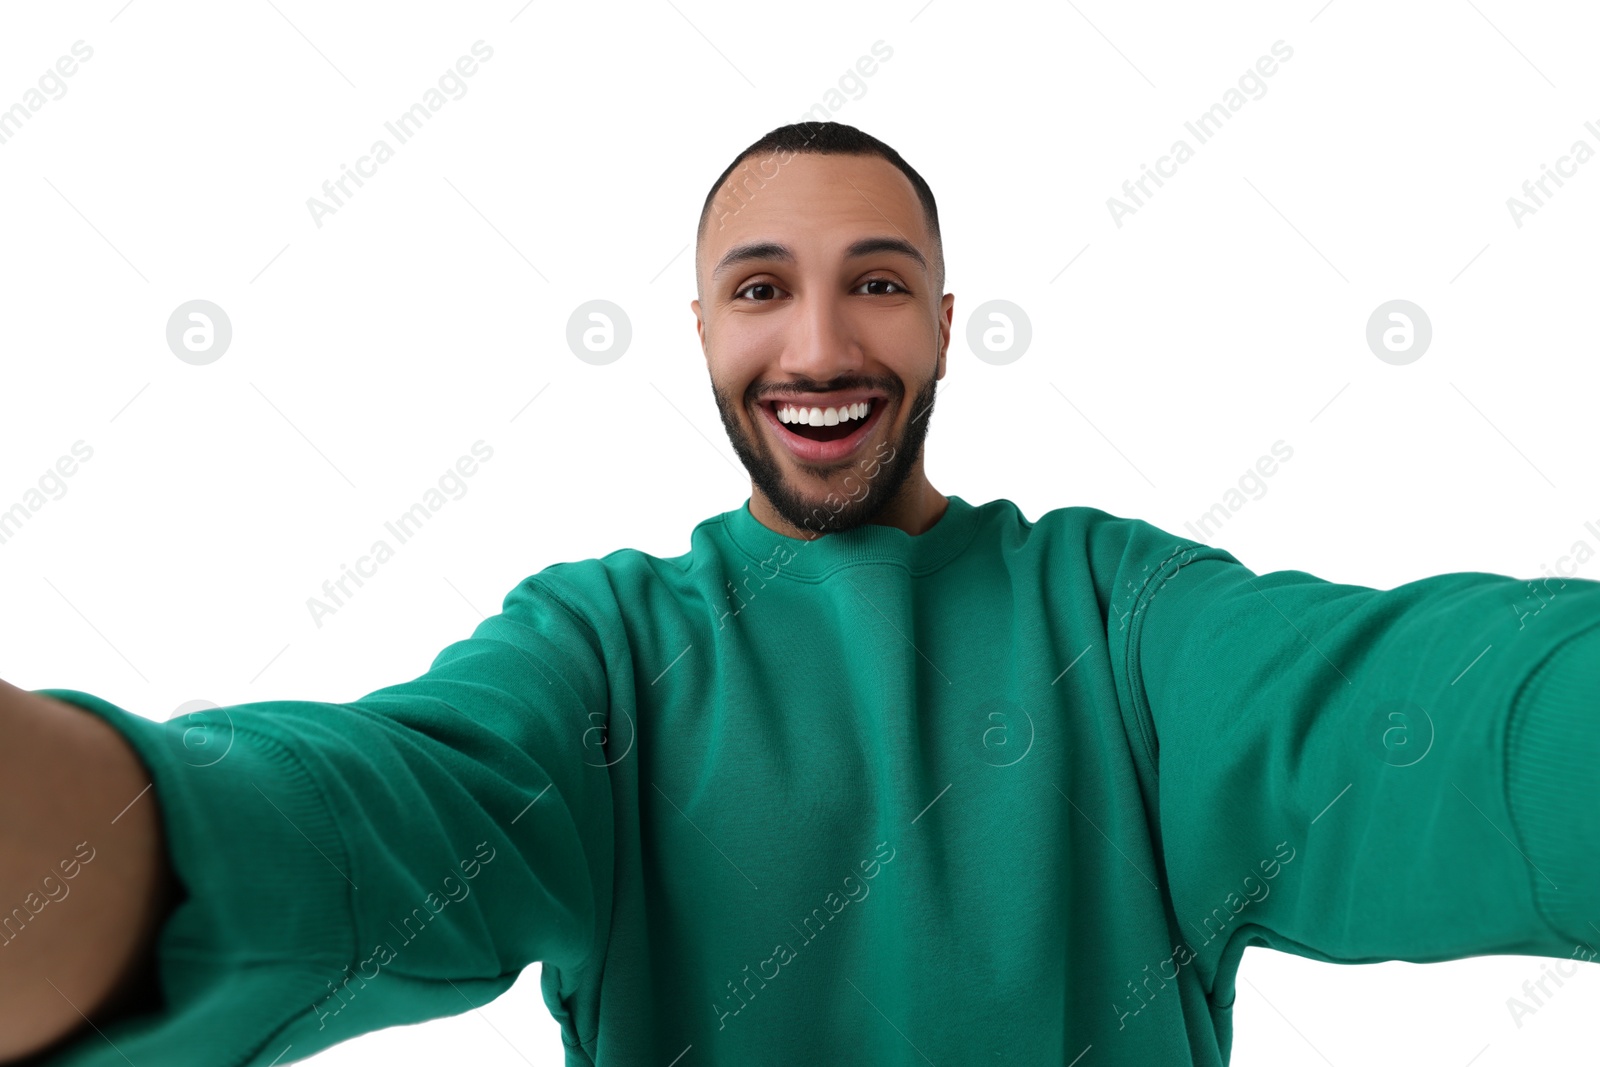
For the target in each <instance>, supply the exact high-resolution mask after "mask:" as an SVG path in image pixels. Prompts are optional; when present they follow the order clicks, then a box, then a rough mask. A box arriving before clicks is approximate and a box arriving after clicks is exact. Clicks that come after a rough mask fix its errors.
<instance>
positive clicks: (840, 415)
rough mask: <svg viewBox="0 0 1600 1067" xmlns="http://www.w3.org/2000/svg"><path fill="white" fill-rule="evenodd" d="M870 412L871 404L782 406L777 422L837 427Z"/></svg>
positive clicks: (867, 402) (779, 409)
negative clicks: (813, 406)
mask: <svg viewBox="0 0 1600 1067" xmlns="http://www.w3.org/2000/svg"><path fill="white" fill-rule="evenodd" d="M871 412H872V402H871V401H862V402H861V403H857V404H845V405H844V406H842V407H836V408H802V407H795V406H794V405H792V404H791V405H784V406H782V407H780V408H778V421H779V422H784V423H799V424H802V425H807V426H837V425H839V423H841V422H849V421H850V420H851V419H864V418H866V417H867V416H868V415H869V414H871Z"/></svg>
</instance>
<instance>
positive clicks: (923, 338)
mask: <svg viewBox="0 0 1600 1067" xmlns="http://www.w3.org/2000/svg"><path fill="white" fill-rule="evenodd" d="M782 158H783V157H782V156H777V157H771V158H770V159H769V161H768V162H767V163H766V165H765V167H764V168H762V169H761V170H757V168H758V166H760V164H761V157H760V156H752V157H751V158H750V159H748V160H746V161H745V163H744V164H742V165H741V166H740V167H739V168H738V169H736V170H735V171H734V172H733V173H732V174H731V175H729V178H728V183H727V184H726V185H725V186H724V191H723V192H722V193H721V194H719V196H718V198H717V199H716V200H715V201H714V202H713V205H712V208H711V212H710V214H709V215H708V217H707V221H706V232H705V235H704V238H703V239H702V242H701V246H700V249H699V253H698V257H697V260H696V272H697V278H698V279H699V281H700V299H699V300H695V301H693V302H692V303H691V304H690V307H691V308H692V309H693V310H694V313H695V318H696V325H697V329H698V331H699V334H700V345H701V348H702V349H703V350H704V352H705V356H706V366H707V369H708V370H709V371H710V375H711V388H712V392H713V394H714V395H715V397H716V401H717V408H718V410H719V411H720V412H721V414H722V422H723V425H724V426H725V427H726V429H727V431H728V438H729V440H730V441H732V443H733V448H734V451H735V452H737V453H738V455H739V459H740V460H741V461H742V462H743V463H744V465H745V468H746V469H747V470H748V471H749V472H750V478H751V481H752V482H753V485H754V491H755V492H757V493H759V494H762V495H763V496H765V498H766V500H767V501H768V502H770V504H771V505H772V510H773V511H775V512H776V513H777V515H778V517H780V518H781V519H783V520H784V521H785V522H787V523H789V524H790V525H792V526H794V527H797V528H798V529H799V530H801V531H813V530H825V531H827V532H837V531H840V530H846V529H850V528H851V527H854V526H859V525H862V524H863V523H867V522H871V521H872V520H873V518H874V517H875V516H877V515H878V514H879V513H880V512H881V511H882V510H883V509H884V508H885V507H887V506H888V505H890V504H891V503H892V502H893V501H894V499H895V497H896V496H897V494H898V493H899V492H900V490H901V487H902V486H905V485H907V483H908V480H910V479H912V478H913V476H915V480H914V481H911V482H910V485H911V486H912V487H915V486H917V485H918V484H919V483H921V482H922V481H923V478H922V442H923V439H924V437H925V436H926V434H927V427H928V423H929V422H930V421H931V417H932V416H931V409H932V406H933V397H934V388H935V385H934V383H935V382H937V381H938V380H939V379H941V378H943V377H944V369H945V351H946V349H947V347H948V346H949V342H950V319H951V310H952V307H953V304H954V297H952V296H949V295H943V294H940V293H939V292H937V290H936V288H935V286H934V278H933V269H934V266H935V262H934V248H933V241H932V235H931V234H930V233H929V231H928V227H927V223H926V220H925V218H924V217H923V212H922V205H921V203H920V202H919V201H918V199H917V195H916V191H915V190H914V189H913V188H912V186H911V183H910V181H909V180H907V178H906V177H905V175H903V174H901V173H900V171H899V170H898V169H897V168H896V167H894V166H893V165H892V164H891V163H889V162H888V161H887V160H884V159H880V158H878V157H876V156H839V155H817V154H798V155H792V156H789V157H788V161H787V162H784V163H783V164H782V165H781V167H780V166H778V164H777V160H780V159H782ZM774 169H776V174H774V173H773V171H774ZM752 173H759V174H760V175H761V177H760V178H756V179H751V178H750V176H751V174H752ZM741 179H745V180H747V184H744V185H741V186H739V190H740V191H739V193H738V194H737V195H736V194H735V193H733V192H731V191H730V190H732V189H733V188H734V187H735V184H736V183H738V182H739V181H740V180H741ZM763 182H764V184H763ZM758 186H759V188H758ZM919 254H920V257H921V262H919V259H918V255H919ZM812 409H816V410H817V412H818V415H817V416H815V417H813V416H812V414H811V412H812ZM800 413H803V415H802V414H800ZM802 418H803V419H804V421H803V422H802V421H801V420H802ZM817 419H820V420H821V421H822V422H823V423H824V424H823V425H813V422H814V421H816V420H817ZM830 419H837V420H839V421H838V422H837V424H836V425H828V424H827V423H828V421H829V420H830ZM800 536H808V537H809V536H812V535H811V534H810V533H802V534H801V535H800Z"/></svg>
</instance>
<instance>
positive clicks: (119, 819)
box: [0, 681, 174, 1062]
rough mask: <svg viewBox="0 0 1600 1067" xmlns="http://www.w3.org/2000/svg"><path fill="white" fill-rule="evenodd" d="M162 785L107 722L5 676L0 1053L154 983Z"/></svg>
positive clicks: (163, 900) (167, 888)
mask: <svg viewBox="0 0 1600 1067" xmlns="http://www.w3.org/2000/svg"><path fill="white" fill-rule="evenodd" d="M149 785H150V776H149V775H148V773H147V772H146V770H145V767H144V765H143V763H142V762H141V761H140V760H139V758H138V757H137V756H136V755H135V754H134V751H133V749H132V748H131V747H129V745H128V744H127V742H126V741H124V740H123V739H122V736H121V735H120V734H119V733H118V732H117V731H116V730H115V729H113V728H112V727H111V726H110V725H108V724H107V723H106V722H105V721H104V720H102V719H100V718H98V717H97V716H95V715H92V714H90V713H89V712H86V711H84V710H82V709H80V708H75V707H73V706H71V705H69V704H66V703H63V702H61V701H58V700H53V699H51V698H49V697H45V696H40V695H38V694H34V693H30V692H27V691H25V690H22V689H18V688H16V687H15V686H11V685H7V684H6V683H5V682H3V681H0V1062H12V1061H14V1060H15V1059H16V1058H17V1057H20V1056H24V1055H28V1054H31V1053H35V1052H38V1051H39V1050H41V1049H43V1048H46V1047H48V1046H50V1045H52V1044H54V1043H55V1042H57V1041H59V1040H60V1039H62V1038H64V1037H66V1036H68V1035H69V1034H72V1033H74V1032H76V1031H78V1030H80V1029H83V1028H86V1025H87V1020H88V1019H95V1020H99V1019H100V1017H101V1014H102V1012H103V1011H106V1010H110V1011H115V1010H116V1008H117V1006H118V1004H126V1003H128V1002H129V1001H130V999H132V998H136V997H137V995H138V993H140V992H143V991H144V990H143V989H142V988H140V987H142V986H144V983H142V982H140V981H139V980H138V979H139V978H140V977H141V976H142V975H143V974H145V973H147V972H148V968H149V963H150V949H151V946H152V943H153V941H154V937H155V933H156V930H157V928H158V927H159V924H160V921H161V919H162V918H163V917H164V915H165V913H166V911H167V909H168V908H169V907H170V904H171V900H172V895H173V890H174V886H173V883H172V880H171V874H170V871H169V869H168V866H167V857H166V846H165V843H164V841H163V840H162V836H161V827H160V818H159V811H158V808H157V806H156V805H157V801H156V798H155V797H154V796H151V795H150V791H149V789H148V787H149ZM135 798H137V800H136V799H135ZM113 820H115V821H113ZM86 857H87V862H86ZM69 898H70V899H71V901H72V903H71V904H70V905H68V904H67V901H68V899H69ZM69 908H70V911H69Z"/></svg>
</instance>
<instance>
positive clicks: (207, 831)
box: [0, 497, 1600, 1067]
mask: <svg viewBox="0 0 1600 1067" xmlns="http://www.w3.org/2000/svg"><path fill="white" fill-rule="evenodd" d="M41 692H44V693H47V694H49V695H51V696H54V697H57V698H60V699H64V700H67V701H71V702H74V703H76V704H78V705H80V706H82V707H84V708H87V709H89V710H90V711H92V712H95V713H97V714H99V715H102V716H104V717H105V719H107V720H108V721H109V722H111V723H112V724H113V725H115V726H116V727H117V728H118V729H119V730H120V731H122V732H123V733H124V734H125V735H126V737H127V738H128V740H129V741H130V742H131V743H132V745H133V746H134V748H135V749H136V750H137V751H138V753H139V754H140V756H141V757H142V758H143V759H144V761H145V762H146V763H147V764H148V766H149V770H150V774H151V777H152V779H153V781H154V785H155V796H156V798H157V799H158V801H159V804H160V807H161V811H162V817H163V820H164V825H165V828H166V833H167V835H168V841H169V847H170V850H171V856H172V862H173V864H174V869H175V870H176V872H177V875H178V877H179V878H180V880H181V881H182V883H183V885H184V886H185V887H186V890H187V896H186V898H185V899H184V900H183V901H182V902H181V903H180V904H179V905H178V907H177V909H176V910H175V912H174V913H173V914H172V916H171V917H170V919H169V920H168V921H167V923H166V925H165V926H164V928H163V930H162V933H161V938H160V942H159V969H160V981H161V991H162V994H163V997H164V1006H163V1008H162V1010H161V1011H160V1012H159V1013H153V1014H144V1015H140V1016H136V1017H132V1018H128V1019H125V1020H123V1021H121V1022H119V1023H117V1024H115V1025H111V1026H108V1027H106V1028H105V1030H104V1035H103V1036H102V1035H101V1034H98V1033H95V1032H92V1031H90V1032H87V1033H86V1034H85V1035H84V1036H82V1037H81V1038H79V1039H77V1040H76V1041H75V1042H74V1043H72V1044H71V1045H70V1047H68V1048H66V1049H65V1050H63V1051H61V1052H60V1053H58V1054H57V1055H55V1056H54V1057H52V1058H50V1059H48V1060H47V1061H46V1062H47V1063H48V1064H49V1065H50V1067H68V1065H71V1067H91V1065H92V1067H102V1065H104V1067H112V1065H117V1067H121V1065H123V1064H125V1063H126V1062H127V1061H128V1060H131V1061H132V1062H134V1063H137V1064H141V1065H142V1064H163V1065H167V1067H188V1065H194V1067H201V1065H204V1067H231V1065H244V1064H250V1065H267V1064H273V1063H276V1064H286V1063H290V1062H293V1061H295V1060H298V1059H301V1058H303V1057H306V1056H309V1055H311V1054H313V1053H315V1052H317V1051H319V1050H321V1049H325V1048H327V1047H329V1046H330V1045H333V1044H335V1043H338V1042H342V1041H346V1040H348V1039H350V1038H353V1037H355V1036H356V1035H358V1034H361V1033H363V1032H367V1031H371V1030H375V1029H378V1028H380V1027H387V1026H394V1025H397V1024H402V1023H413V1022H418V1021H421V1020H425V1019H429V1018H434V1017H439V1016H444V1015H454V1014H457V1013H460V1012H464V1011H466V1010H468V1009H469V1008H472V1007H477V1006H481V1005H483V1004H485V1003H487V1002H488V1001H490V1000H492V999H493V998H494V997H495V996H497V995H498V994H500V993H501V992H503V991H504V990H506V989H507V988H508V987H509V986H510V985H511V984H512V982H513V981H514V980H515V979H516V977H517V974H518V972H519V971H521V970H522V969H523V968H524V967H526V966H527V965H528V964H530V963H532V962H534V961H536V960H537V961H542V962H543V975H542V990H543V994H544V998H545V1001H546V1003H547V1004H548V1006H549V1009H550V1011H551V1012H552V1013H553V1015H554V1016H555V1018H556V1020H557V1021H558V1022H559V1024H560V1027H561V1031H562V1034H563V1035H564V1040H565V1042H566V1046H567V1047H566V1060H565V1062H566V1063H567V1064H569V1065H575V1064H598V1065H602V1067H625V1065H633V1064H655V1065H657V1067H666V1065H667V1064H674V1065H675V1067H697V1065H709V1064H729V1065H733V1064H737V1065H741V1067H747V1065H752V1064H793V1063H801V1062H805V1063H829V1064H833V1063H872V1064H886V1065H898V1064H905V1065H920V1064H926V1063H932V1064H937V1065H940V1067H957V1065H966V1064H980V1063H981V1064H990V1063H996V1064H998V1063H1009V1064H1025V1065H1030V1067H1036V1065H1040V1064H1059V1065H1063V1067H1065V1065H1069V1064H1078V1065H1080V1067H1093V1065H1095V1064H1157V1065H1163V1067H1166V1065H1176V1064H1199V1065H1220V1064H1225V1063H1227V1061H1228V1056H1229V1050H1230V1046H1231V1043H1232V1019H1231V1014H1230V1013H1231V1008H1232V1005H1233V1001H1234V979H1235V973H1236V971H1237V968H1238V965H1239V959H1240V955H1241V954H1242V953H1243V951H1244V949H1245V948H1246V947H1247V946H1250V945H1266V946H1270V947H1272V948H1275V949H1278V950H1281V951H1284V952H1291V953H1295V954H1298V955H1301V956H1306V957H1310V958H1313V959H1318V960H1325V961H1332V962H1337V963H1366V962H1373V961H1379V960H1408V961H1413V962H1427V961H1433V960H1447V959H1454V958H1460V957H1464V956H1473V955H1480V954H1485V953H1526V954H1534V955H1543V956H1551V957H1563V958H1565V957H1568V956H1575V955H1578V953H1579V951H1580V949H1581V948H1582V947H1583V946H1586V945H1587V943H1588V940H1589V939H1591V938H1594V939H1597V940H1600V934H1596V933H1595V929H1596V928H1595V926H1594V925H1592V923H1600V818H1597V817H1596V816H1597V811H1600V808H1597V805H1596V803H1595V798H1596V791H1597V790H1596V786H1595V784H1594V783H1595V771H1594V768H1595V767H1597V766H1600V722H1597V718H1600V707H1597V699H1596V698H1597V696H1600V583H1596V582H1589V581H1577V580H1563V579H1560V578H1547V579H1543V580H1540V581H1535V582H1525V581H1520V580H1517V579H1514V578H1511V577H1506V576H1499V575H1494V574H1486V573H1452V574H1442V575H1437V576H1433V577H1427V578H1423V579H1421V580H1418V581H1413V582H1410V583H1407V584H1404V585H1401V586H1398V587H1396V588H1394V589H1389V590H1378V589H1371V588H1365V587H1361V586H1355V585H1340V584H1334V583H1330V582H1327V581H1324V580H1322V579H1319V578H1316V577H1314V576H1312V575H1310V574H1307V573H1304V572H1302V571H1294V570H1285V571H1274V572H1271V573H1267V574H1256V573H1254V572H1253V571H1251V570H1250V569H1249V568H1248V567H1246V566H1245V565H1244V564H1242V563H1241V562H1240V561H1239V560H1237V559H1235V558H1234V557H1233V556H1232V555H1230V554H1229V553H1228V552H1226V551H1224V550H1222V549H1220V548H1216V547H1212V546H1208V545H1205V544H1202V543H1198V542H1195V541H1192V540H1189V539H1185V538H1182V537H1174V536H1172V535H1170V534H1168V533H1166V532H1165V531H1163V530H1161V529H1158V528H1156V527H1155V526H1152V525H1150V524H1149V523H1146V522H1143V521H1140V520H1136V519H1127V518H1120V517H1117V516H1114V515H1111V514H1108V513H1106V512H1104V511H1100V510H1097V509H1094V508H1088V507H1069V508H1063V509H1059V510H1055V511H1051V512H1049V513H1047V514H1045V515H1044V516H1043V517H1041V518H1040V519H1039V520H1038V521H1036V522H1030V521H1029V520H1028V519H1026V518H1025V517H1024V516H1023V515H1022V514H1021V513H1020V512H1019V511H1018V509H1017V507H1016V506H1015V505H1014V504H1012V503H1011V502H1009V501H1006V500H995V501H992V502H990V503H987V504H984V505H982V506H979V507H974V506H972V505H970V504H968V503H967V502H966V501H964V500H962V499H961V498H960V497H950V503H949V508H948V510H947V511H946V512H945V514H944V515H943V517H942V518H941V519H940V520H939V521H938V522H937V523H936V524H935V525H934V526H933V527H932V528H931V529H930V530H928V531H927V532H926V533H923V534H921V535H920V536H915V537H913V536H910V535H907V534H906V533H904V532H903V531H901V530H898V529H895V528H892V527H887V526H867V527H863V528H860V529H856V530H852V531H849V532H846V533H839V534H830V535H826V536H821V537H818V538H816V539H813V540H804V539H796V538H790V537H786V536H783V535H781V534H778V533H775V532H773V531H771V530H769V529H767V528H766V527H764V526H762V525H761V524H760V523H759V522H758V521H757V520H756V519H755V518H754V517H753V516H752V515H751V514H750V512H749V509H748V501H746V503H745V505H744V506H741V507H740V508H739V509H737V510H734V511H730V512H728V513H726V514H723V515H719V516H716V517H714V518H711V519H708V520H706V521H704V522H702V523H700V524H699V525H698V526H696V527H695V529H694V531H693V534H692V536H691V548H690V551H689V552H687V553H686V554H684V555H681V556H678V557H675V558H671V559H663V558H658V557H654V556H650V555H646V554H645V553H642V552H639V551H636V550H632V549H623V550H619V551H616V552H612V553H610V554H609V555H606V556H604V557H602V558H599V559H591V560H584V561H581V562H568V563H559V564H555V565H552V566H549V567H547V568H545V569H543V570H541V571H540V572H539V573H538V574H536V575H534V576H532V577H530V578H528V579H526V580H525V581H523V582H522V583H521V584H520V585H518V586H517V587H516V588H515V589H513V590H512V591H511V593H510V594H509V595H508V596H507V597H506V600H505V603H504V606H503V609H502V611H501V613H500V614H499V615H496V616H494V617H492V618H489V619H487V620H485V621H484V622H483V623H482V624H481V625H479V626H478V627H477V628H476V630H475V631H474V632H473V633H472V636H471V637H469V638H467V639H465V640H462V641H459V642H457V643H455V644H452V645H450V646H449V647H448V648H446V649H444V651H442V652H441V653H440V654H439V655H438V657H437V658H436V659H435V660H434V662H433V665H432V666H431V667H430V668H429V669H428V671H427V672H426V673H425V674H423V675H422V676H421V677H418V678H416V679H414V680H412V681H408V682H404V683H402V684H399V685H394V686H390V687H387V688H384V689H379V690H377V691H376V692H373V693H371V694H369V695H367V696H365V697H363V698H361V699H359V700H356V701H352V702H350V703H346V704H337V703H325V702H317V701H309V700H275V701H264V702H259V703H250V704H241V705H237V706H232V707H227V708H222V709H218V710H212V711H207V712H203V713H200V714H198V715H195V716H190V717H186V718H180V719H178V720H176V721H172V722H165V723H162V722H156V721H153V720H150V719H147V718H144V717H142V716H139V715H135V714H131V713H129V712H126V711H124V710H122V709H120V708H118V707H116V706H114V705H112V704H109V703H107V702H106V701H104V700H102V699H99V698H97V697H94V696H91V695H88V694H85V693H81V692H77V691H71V690H61V689H47V690H41ZM114 832H115V828H114V827H112V826H108V827H107V830H106V833H107V834H111V833H114ZM88 844H89V845H90V846H91V847H92V845H93V844H94V843H93V842H89V843H88ZM90 869H91V870H92V868H90ZM31 899H32V898H30V900H31ZM4 903H5V904H9V903H10V902H4ZM47 906H60V907H62V908H63V909H64V908H65V907H66V905H48V904H46V905H42V907H47ZM30 910H31V909H30ZM27 918H28V917H27V916H26V915H25V919H27ZM48 918H49V916H48V914H39V915H37V916H35V917H33V918H32V921H44V920H46V919H48ZM19 929H20V932H19ZM19 929H14V928H13V927H10V926H8V927H7V937H8V939H9V938H14V937H17V936H21V937H26V936H28V932H27V929H26V924H24V925H23V926H21V927H20V928H19ZM0 951H3V949H0ZM113 1045H114V1046H115V1047H113ZM124 1057H126V1060H125V1059H124Z"/></svg>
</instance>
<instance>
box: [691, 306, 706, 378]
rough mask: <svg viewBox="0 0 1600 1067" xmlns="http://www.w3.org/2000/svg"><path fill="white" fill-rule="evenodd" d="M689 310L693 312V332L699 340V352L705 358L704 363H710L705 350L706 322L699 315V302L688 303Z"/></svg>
mask: <svg viewBox="0 0 1600 1067" xmlns="http://www.w3.org/2000/svg"><path fill="white" fill-rule="evenodd" d="M689 310H690V311H692V312H694V332H695V334H696V335H697V336H699V338H700V351H701V353H702V354H703V355H704V356H705V357H706V362H707V363H709V362H711V352H710V350H708V349H707V348H706V320H705V317H704V316H702V315H701V314H700V301H698V300H691V301H689Z"/></svg>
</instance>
